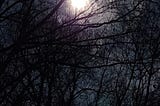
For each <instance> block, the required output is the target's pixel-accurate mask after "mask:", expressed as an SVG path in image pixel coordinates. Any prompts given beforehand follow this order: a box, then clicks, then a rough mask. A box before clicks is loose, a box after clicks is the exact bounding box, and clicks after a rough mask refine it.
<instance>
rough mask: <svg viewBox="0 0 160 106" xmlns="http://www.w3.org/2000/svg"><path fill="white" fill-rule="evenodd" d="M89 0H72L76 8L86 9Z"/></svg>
mask: <svg viewBox="0 0 160 106" xmlns="http://www.w3.org/2000/svg"><path fill="white" fill-rule="evenodd" d="M88 2H89V0H71V5H72V7H73V8H74V9H77V10H81V9H84V8H85V7H86V6H87V4H88Z"/></svg>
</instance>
